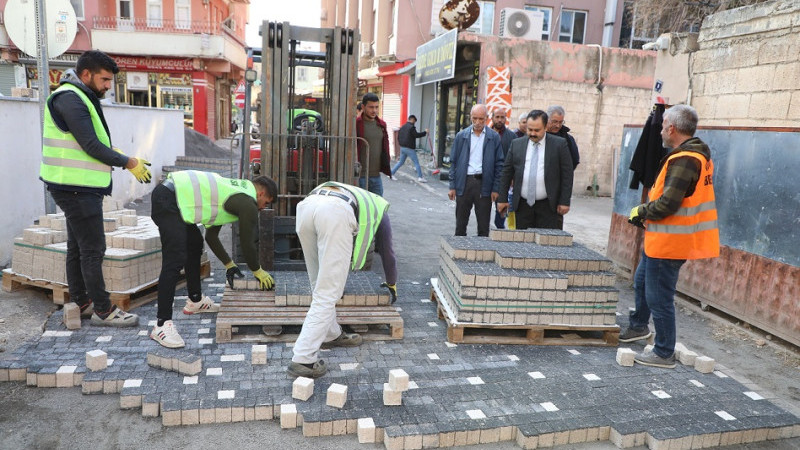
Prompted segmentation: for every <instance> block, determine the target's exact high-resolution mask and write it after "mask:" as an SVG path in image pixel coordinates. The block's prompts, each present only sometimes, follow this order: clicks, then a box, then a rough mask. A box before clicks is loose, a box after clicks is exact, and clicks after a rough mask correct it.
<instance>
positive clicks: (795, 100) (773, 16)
mask: <svg viewBox="0 0 800 450" xmlns="http://www.w3.org/2000/svg"><path fill="white" fill-rule="evenodd" d="M798 25H800V1H797V0H782V1H774V2H769V3H763V4H759V5H754V6H748V7H743V8H737V9H733V10H730V11H724V12H721V13H717V14H713V15H711V16H708V17H707V18H706V20H705V21H704V22H703V26H702V28H701V29H700V35H699V37H698V44H699V50H698V51H697V52H695V53H693V54H692V66H691V68H692V76H691V89H692V100H691V104H692V105H693V106H694V107H695V108H696V109H697V112H698V114H699V116H700V125H705V126H758V127H767V126H776V127H781V126H797V120H798V119H800V85H798V83H797V80H798V79H800V27H798Z"/></svg>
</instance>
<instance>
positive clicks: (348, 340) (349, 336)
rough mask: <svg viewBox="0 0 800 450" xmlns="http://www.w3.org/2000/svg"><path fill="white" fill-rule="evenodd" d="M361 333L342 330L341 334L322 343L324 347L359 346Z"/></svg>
mask: <svg viewBox="0 0 800 450" xmlns="http://www.w3.org/2000/svg"><path fill="white" fill-rule="evenodd" d="M361 341H362V339H361V335H360V334H356V333H345V332H344V331H342V334H340V335H339V337H337V338H336V339H334V340H332V341H328V342H323V343H322V348H326V349H327V348H333V347H358V346H359V345H361Z"/></svg>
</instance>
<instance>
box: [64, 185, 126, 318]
mask: <svg viewBox="0 0 800 450" xmlns="http://www.w3.org/2000/svg"><path fill="white" fill-rule="evenodd" d="M50 194H51V195H52V196H53V200H55V202H56V205H58V207H59V208H61V210H62V211H64V216H65V217H66V219H67V264H66V265H67V284H68V285H69V297H70V299H71V300H72V301H73V302H75V303H77V304H78V305H79V306H83V305H85V304H87V303H89V301H90V300H91V301H93V302H94V309H95V311H98V312H106V311H109V310H111V302H110V301H109V298H108V292H107V291H106V282H105V280H104V279H103V256H104V255H105V254H106V235H105V231H104V230H103V196H102V195H100V194H95V193H91V192H68V191H59V190H55V189H53V190H51V191H50Z"/></svg>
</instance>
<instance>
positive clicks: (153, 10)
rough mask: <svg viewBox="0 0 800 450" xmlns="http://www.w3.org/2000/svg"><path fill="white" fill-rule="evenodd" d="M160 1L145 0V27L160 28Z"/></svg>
mask: <svg viewBox="0 0 800 450" xmlns="http://www.w3.org/2000/svg"><path fill="white" fill-rule="evenodd" d="M161 6H162V5H161V0H147V26H149V27H153V28H161V25H162V21H161V19H162V12H161Z"/></svg>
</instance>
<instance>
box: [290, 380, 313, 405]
mask: <svg viewBox="0 0 800 450" xmlns="http://www.w3.org/2000/svg"><path fill="white" fill-rule="evenodd" d="M312 395H314V380H313V379H311V378H306V377H297V379H296V380H294V383H292V398H296V399H297V400H302V401H306V400H308V399H309V398H311V396H312Z"/></svg>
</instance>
